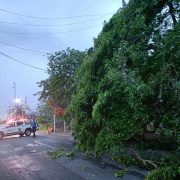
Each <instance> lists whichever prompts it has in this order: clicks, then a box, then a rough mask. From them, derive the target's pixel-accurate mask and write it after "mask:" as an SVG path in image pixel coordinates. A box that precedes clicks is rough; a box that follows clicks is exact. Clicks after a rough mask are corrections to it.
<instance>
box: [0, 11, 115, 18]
mask: <svg viewBox="0 0 180 180" xmlns="http://www.w3.org/2000/svg"><path fill="white" fill-rule="evenodd" d="M0 11H2V12H6V13H9V14H14V15H17V16H22V17H26V18H33V19H46V20H64V19H75V18H82V17H94V16H101V15H108V14H113V13H114V12H109V13H102V14H84V15H78V16H69V17H57V18H50V17H39V16H31V15H26V14H21V13H17V12H14V11H9V10H6V9H2V8H0Z"/></svg>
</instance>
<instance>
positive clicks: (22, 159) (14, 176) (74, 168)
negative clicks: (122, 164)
mask: <svg viewBox="0 0 180 180" xmlns="http://www.w3.org/2000/svg"><path fill="white" fill-rule="evenodd" d="M60 147H63V148H65V149H66V150H68V149H72V147H73V139H72V137H71V136H69V135H46V134H43V133H38V134H37V137H35V138H33V137H32V136H30V137H19V136H11V137H7V138H5V139H4V140H2V141H0V179H1V180H76V179H77V180H81V179H94V180H96V179H99V180H100V179H103V180H106V179H107V180H111V179H112V180H113V179H117V178H115V177H114V173H115V172H116V171H117V169H114V168H112V167H106V168H104V167H103V168H102V167H100V166H99V164H98V163H96V162H93V161H90V160H87V159H86V160H85V159H83V158H82V157H79V156H77V157H76V158H65V157H62V158H59V159H56V160H52V158H51V157H49V156H48V154H47V152H48V151H53V150H55V149H57V148H60ZM123 179H129V180H131V179H133V180H136V179H137V180H138V179H142V177H141V178H140V177H138V176H135V175H133V174H129V175H127V176H124V178H123Z"/></svg>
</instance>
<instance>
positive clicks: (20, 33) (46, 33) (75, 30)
mask: <svg viewBox="0 0 180 180" xmlns="http://www.w3.org/2000/svg"><path fill="white" fill-rule="evenodd" d="M99 25H102V24H98V25H96V26H90V27H86V28H79V29H74V30H70V31H59V32H54V33H51V32H34V33H33V32H32V33H28V32H7V31H0V33H4V34H19V35H23V34H44V35H48V34H63V33H71V32H78V31H82V30H88V29H91V28H95V27H97V26H99Z"/></svg>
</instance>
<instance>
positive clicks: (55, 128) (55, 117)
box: [54, 114, 56, 133]
mask: <svg viewBox="0 0 180 180" xmlns="http://www.w3.org/2000/svg"><path fill="white" fill-rule="evenodd" d="M55 131H56V115H55V114H54V133H55Z"/></svg>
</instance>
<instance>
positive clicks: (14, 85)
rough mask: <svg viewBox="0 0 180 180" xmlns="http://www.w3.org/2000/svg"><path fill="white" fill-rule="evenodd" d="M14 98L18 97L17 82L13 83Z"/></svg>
mask: <svg viewBox="0 0 180 180" xmlns="http://www.w3.org/2000/svg"><path fill="white" fill-rule="evenodd" d="M13 89H14V99H16V83H13Z"/></svg>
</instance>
